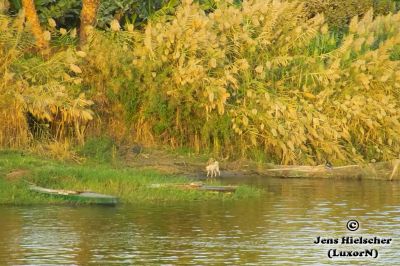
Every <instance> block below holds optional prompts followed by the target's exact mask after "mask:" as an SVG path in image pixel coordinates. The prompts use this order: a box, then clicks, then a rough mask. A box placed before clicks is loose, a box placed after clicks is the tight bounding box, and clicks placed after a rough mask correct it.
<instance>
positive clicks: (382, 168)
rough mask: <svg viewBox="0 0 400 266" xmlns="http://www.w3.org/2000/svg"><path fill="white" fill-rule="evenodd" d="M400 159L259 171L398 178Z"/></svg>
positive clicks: (279, 174)
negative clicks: (361, 163)
mask: <svg viewBox="0 0 400 266" xmlns="http://www.w3.org/2000/svg"><path fill="white" fill-rule="evenodd" d="M399 164H400V160H398V159H397V160H393V161H390V162H378V163H368V164H363V165H346V166H338V167H332V168H328V167H325V166H324V165H319V166H276V167H274V168H272V169H264V170H262V171H260V172H259V174H263V175H266V176H272V177H286V178H293V177H304V178H349V179H379V180H399V179H400V171H399V169H398V168H399Z"/></svg>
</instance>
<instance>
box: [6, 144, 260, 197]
mask: <svg viewBox="0 0 400 266" xmlns="http://www.w3.org/2000/svg"><path fill="white" fill-rule="evenodd" d="M15 170H20V171H21V172H23V173H22V174H21V175H20V176H18V177H14V178H10V177H9V176H7V174H8V173H10V172H12V171H15ZM25 180H26V181H29V182H33V183H35V184H37V185H39V186H43V187H47V188H56V189H57V188H58V189H67V190H90V191H95V192H98V193H103V194H109V195H114V196H118V197H119V198H120V201H121V202H122V203H137V202H171V201H195V200H237V199H243V198H250V197H258V196H260V194H261V190H259V189H256V188H252V187H248V186H240V187H239V188H238V189H237V191H236V192H235V193H232V194H227V193H212V192H204V191H197V190H183V189H179V188H174V187H168V186H164V187H163V186H161V187H159V188H152V187H150V185H151V184H182V183H188V182H191V181H192V180H190V179H188V178H185V177H182V176H172V175H165V174H160V173H158V172H156V171H153V170H141V169H134V168H126V167H116V166H112V165H110V164H99V163H95V162H93V161H88V162H87V163H85V164H82V165H78V164H73V163H67V162H60V161H54V160H49V159H43V158H40V157H37V156H33V155H24V154H22V153H21V152H18V151H0V204H39V203H62V202H65V201H62V200H59V199H56V198H51V197H47V196H42V195H40V194H36V193H33V192H30V191H29V190H28V185H27V183H26V182H25ZM214 185H215V184H214Z"/></svg>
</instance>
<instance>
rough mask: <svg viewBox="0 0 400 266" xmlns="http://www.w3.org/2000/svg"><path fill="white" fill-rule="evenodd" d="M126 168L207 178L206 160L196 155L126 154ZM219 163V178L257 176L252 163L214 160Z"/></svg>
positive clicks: (256, 168) (160, 152) (154, 151)
mask: <svg viewBox="0 0 400 266" xmlns="http://www.w3.org/2000/svg"><path fill="white" fill-rule="evenodd" d="M124 157H125V158H124V159H125V160H124V161H125V162H126V164H127V166H131V167H135V168H146V169H155V170H158V171H160V172H163V173H167V174H173V175H184V176H188V177H192V178H195V179H205V178H206V177H207V172H206V169H205V168H206V165H207V160H208V158H204V157H202V156H198V155H190V156H184V155H179V154H171V153H170V152H167V151H161V150H151V151H146V152H143V153H141V154H134V153H127V154H125V156H124ZM216 159H217V160H218V161H219V163H220V170H221V177H242V176H243V177H248V176H254V175H258V174H259V173H258V171H257V170H258V169H259V168H260V166H259V165H257V164H256V163H254V162H249V161H245V160H237V161H227V160H223V159H218V158H216Z"/></svg>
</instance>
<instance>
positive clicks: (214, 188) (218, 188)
mask: <svg viewBox="0 0 400 266" xmlns="http://www.w3.org/2000/svg"><path fill="white" fill-rule="evenodd" d="M149 187H150V188H160V187H174V188H179V189H188V190H203V191H213V192H235V191H236V189H237V186H208V185H205V184H203V183H202V182H193V183H190V184H152V185H150V186H149Z"/></svg>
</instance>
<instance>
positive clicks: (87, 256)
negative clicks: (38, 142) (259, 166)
mask: <svg viewBox="0 0 400 266" xmlns="http://www.w3.org/2000/svg"><path fill="white" fill-rule="evenodd" d="M224 182H226V183H230V184H233V183H238V182H241V183H243V182H245V183H248V184H252V185H255V186H259V187H262V188H263V189H264V190H265V191H266V193H265V194H264V195H263V196H262V198H259V199H250V200H242V201H234V202H220V201H207V202H190V203H179V204H177V203H165V204H164V203H152V204H141V205H139V204H138V205H129V206H117V207H99V206H78V207H77V206H75V207H74V206H29V207H14V206H0V265H273V264H279V265H350V264H358V265H400V204H399V203H400V194H399V192H400V183H397V182H382V181H344V180H310V179H308V180H301V179H260V178H254V179H247V180H238V179H229V180H227V179H226V180H224ZM350 219H356V220H357V221H358V222H359V224H360V228H359V229H358V230H357V231H354V232H351V231H349V230H348V229H347V228H346V224H347V221H348V220H350ZM318 236H320V237H323V238H332V239H335V238H338V239H339V241H340V239H341V238H342V237H343V236H352V237H354V238H359V237H360V236H361V237H364V238H366V237H369V238H372V237H374V236H376V237H380V238H391V239H392V242H391V244H390V245H387V244H381V245H378V244H365V245H364V244H358V245H344V244H340V243H338V244H314V241H315V239H316V238H317V237H318ZM330 249H337V250H338V251H342V250H346V251H352V252H353V251H363V250H365V249H375V250H376V251H377V252H378V257H377V258H371V257H334V258H332V259H330V258H328V256H327V254H328V250H330Z"/></svg>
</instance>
